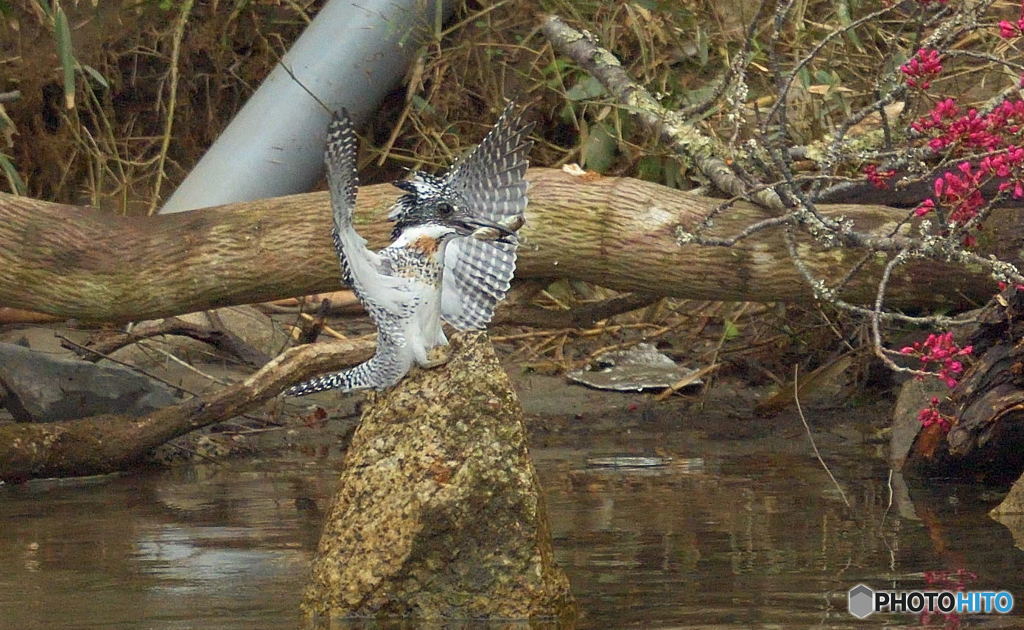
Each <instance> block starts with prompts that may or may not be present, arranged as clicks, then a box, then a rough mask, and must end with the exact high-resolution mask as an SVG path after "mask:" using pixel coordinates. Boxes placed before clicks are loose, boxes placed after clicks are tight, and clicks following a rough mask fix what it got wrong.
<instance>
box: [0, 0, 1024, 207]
mask: <svg viewBox="0 0 1024 630" xmlns="http://www.w3.org/2000/svg"><path fill="white" fill-rule="evenodd" d="M322 4H323V0H316V1H309V0H302V1H300V0H257V1H241V0H235V1H226V0H221V1H213V2H204V3H198V4H197V5H196V6H195V7H194V8H193V7H192V3H191V2H182V1H171V0H161V1H159V2H157V1H149V2H94V1H91V0H65V1H64V2H63V3H53V8H51V7H50V2H43V1H42V0H20V1H14V0H2V1H0V15H2V21H0V70H2V72H0V77H3V79H2V81H0V92H7V91H10V90H15V89H18V90H20V91H21V93H22V97H21V99H20V100H18V101H16V102H13V103H6V104H3V103H0V171H2V174H3V177H0V186H4V188H6V189H13V188H14V186H15V185H16V180H20V181H21V182H23V183H24V192H26V193H27V194H29V195H32V196H36V197H41V198H44V199H51V200H56V201H66V202H83V203H90V204H93V205H98V206H101V207H104V208H109V209H111V210H114V211H118V212H125V213H135V212H141V211H145V210H149V209H151V208H153V207H155V206H156V205H157V204H158V203H159V202H160V201H162V198H163V197H165V196H166V195H167V194H168V193H169V191H171V190H173V188H174V186H175V185H176V184H177V183H178V182H179V181H180V180H181V179H182V178H183V177H184V175H185V174H186V173H187V171H188V170H189V169H190V168H191V167H192V165H193V164H195V162H196V161H198V159H199V157H200V156H201V155H202V153H203V151H204V150H205V148H206V147H207V146H209V144H210V143H211V142H212V141H213V140H214V139H215V138H216V136H217V134H218V133H219V132H220V131H221V130H222V129H223V128H224V126H225V125H226V124H227V122H228V121H229V120H230V118H231V116H232V115H233V114H234V113H235V112H236V111H237V110H238V109H239V108H240V107H241V105H242V104H243V103H244V102H245V100H246V98H247V97H248V96H249V95H250V94H251V93H252V91H253V90H254V89H255V87H256V86H257V85H258V84H259V82H260V80H261V79H262V78H263V77H264V76H265V75H266V74H267V73H268V72H269V70H270V69H271V68H272V67H273V64H274V63H275V62H276V60H277V59H278V58H279V57H280V55H281V54H282V52H283V51H284V50H286V48H287V46H288V44H289V43H290V42H291V41H293V40H294V39H295V37H296V36H297V35H298V34H299V33H300V32H301V30H302V28H303V26H304V25H305V24H306V23H307V22H308V20H309V19H310V16H311V15H314V14H315V12H316V11H317V10H318V9H319V7H320V6H321V5H322ZM912 4H915V5H916V3H912ZM1004 4H1006V9H1007V10H1008V11H1010V10H1012V7H1011V4H1012V3H1009V2H1005V3H1004ZM849 6H853V5H850V4H849V3H833V2H825V1H823V0H817V1H816V0H798V2H797V3H796V5H795V8H794V10H793V12H792V18H791V19H790V20H789V22H787V24H786V27H785V28H784V29H783V30H782V31H781V33H780V38H779V41H777V42H776V43H775V44H774V45H775V46H776V48H777V50H780V51H782V52H783V57H784V58H785V59H788V60H791V62H795V61H796V60H797V59H800V58H801V57H803V56H804V55H805V54H806V53H807V51H808V50H809V49H810V48H811V47H812V46H814V45H815V44H816V43H818V42H819V41H821V40H822V38H823V37H824V36H825V35H826V34H828V33H830V32H832V31H834V30H835V29H837V28H839V27H841V26H843V25H844V24H849V22H850V20H851V16H850V15H848V14H847V12H846V11H848V8H847V7H849ZM858 6H859V5H858ZM61 8H62V9H63V14H64V15H66V17H67V24H68V29H67V31H68V35H69V37H65V36H63V35H62V32H61V28H60V25H61V20H60V16H61V15H62V13H61V12H60V9H61ZM756 10H757V4H756V3H751V2H748V1H746V0H728V1H725V2H723V1H712V0H688V1H682V2H680V1H678V0H671V1H669V0H640V1H637V2H621V3H620V2H615V3H610V2H600V1H597V0H591V1H574V2H569V1H568V0H542V1H540V2H533V1H527V0H498V1H496V2H493V3H477V2H465V3H459V6H458V7H457V8H456V12H455V15H454V17H453V19H452V20H451V21H450V22H449V23H448V24H447V25H444V26H442V27H438V26H436V25H434V24H424V25H423V32H424V40H425V42H426V43H425V45H424V46H423V48H422V49H421V51H420V54H419V57H418V59H417V62H416V63H415V64H414V67H413V68H412V70H411V71H410V72H409V74H408V76H407V81H406V87H405V88H404V89H400V90H397V91H396V92H395V93H393V94H392V95H391V96H390V97H389V99H388V100H387V102H386V103H385V104H384V105H383V106H382V108H381V110H380V111H379V113H378V115H377V116H376V118H375V119H374V120H373V121H372V124H371V125H370V127H369V129H368V131H367V136H368V139H369V140H370V142H369V143H368V145H369V146H368V150H367V153H366V154H365V156H364V164H365V166H367V167H370V168H366V169H365V170H366V171H367V172H366V173H365V175H366V177H367V179H368V180H369V181H378V180H385V179H389V178H394V177H396V176H398V175H400V174H401V172H402V169H403V168H406V167H423V168H436V167H440V166H442V165H444V164H447V163H449V162H450V161H451V160H452V159H453V158H454V157H455V156H457V155H459V154H460V153H461V152H463V151H464V150H465V149H466V148H467V147H468V146H469V145H471V144H472V143H474V142H475V141H476V140H478V139H479V138H480V136H481V135H482V134H483V133H484V132H485V130H486V128H487V125H488V124H489V123H490V121H492V120H493V119H494V117H495V116H496V115H497V112H498V111H499V110H500V108H501V106H502V104H503V103H504V101H505V99H509V98H514V99H516V100H518V101H520V102H524V103H529V105H530V107H531V111H532V116H533V118H534V119H536V121H537V122H538V123H539V126H538V132H537V134H536V139H537V141H538V142H537V146H536V148H535V151H534V153H533V156H532V159H533V162H534V163H535V164H541V165H549V166H559V165H561V164H565V163H568V162H578V163H581V164H583V165H584V166H585V167H587V168H590V169H592V170H598V171H600V172H603V173H608V174H616V175H631V176H637V177H641V178H644V179H649V180H652V181H657V182H660V183H664V184H666V185H670V186H676V187H685V188H688V187H691V186H692V185H693V182H691V181H690V180H689V179H688V177H687V176H688V175H689V173H688V172H687V170H686V165H685V163H683V162H681V161H680V160H678V159H676V158H675V157H673V156H670V155H667V154H666V153H665V152H664V150H663V149H662V148H661V147H660V146H659V143H658V142H657V141H656V140H655V139H654V138H651V137H650V136H649V135H647V134H645V133H644V132H643V131H641V130H639V129H638V128H637V127H636V126H635V125H634V123H633V121H632V120H631V117H630V115H629V114H628V112H625V111H623V110H622V109H621V108H619V107H617V106H615V105H613V104H611V102H610V101H609V100H608V99H607V98H606V97H605V95H604V93H603V90H602V89H601V88H600V86H599V85H598V84H596V82H594V81H593V80H592V79H590V78H589V77H588V76H587V75H586V74H584V73H583V72H581V71H580V70H579V68H577V67H576V66H574V65H573V64H572V63H570V62H567V61H566V60H565V59H564V58H560V57H558V56H557V55H556V54H555V53H554V52H553V51H552V49H551V47H550V45H548V43H547V42H546V40H545V39H544V38H543V37H542V35H541V34H540V33H539V31H538V23H539V16H540V15H542V14H544V13H548V12H550V13H557V14H559V15H562V16H564V17H566V18H567V19H569V20H571V21H573V22H575V23H576V24H579V25H581V26H583V27H585V28H587V29H589V30H590V31H591V32H592V33H594V34H595V35H596V36H597V37H598V38H599V39H600V41H601V42H602V44H603V45H604V46H605V47H606V48H608V49H610V50H612V51H614V52H615V53H616V54H617V55H618V56H619V58H620V59H623V60H625V61H626V64H627V69H628V70H629V72H630V74H631V75H632V76H634V77H636V78H637V79H638V80H640V81H641V82H642V83H643V84H645V85H646V86H647V87H648V88H649V89H651V90H652V91H653V92H656V93H657V94H659V95H660V97H661V98H662V101H663V103H665V104H666V105H668V106H673V107H685V106H687V105H692V104H694V103H698V102H701V101H702V100H703V99H704V98H706V97H707V96H708V95H709V94H710V93H711V91H712V89H713V88H714V86H715V85H716V82H717V80H718V78H720V77H721V75H722V74H723V73H724V71H725V69H726V68H727V67H728V65H729V63H730V62H732V61H733V59H734V57H735V55H736V53H737V51H738V50H739V49H740V46H741V42H742V40H743V38H744V30H745V28H746V25H747V24H748V23H750V22H752V21H754V23H755V24H757V25H758V28H757V29H756V35H757V37H758V38H759V41H758V44H757V45H756V46H755V56H754V59H753V64H752V65H751V69H750V72H749V74H748V83H749V85H748V88H749V92H748V93H747V94H746V95H745V97H744V98H743V99H742V101H741V102H739V103H736V104H735V106H729V105H727V101H723V102H722V103H721V104H720V105H719V106H717V107H715V108H712V109H710V110H709V112H708V113H707V114H706V115H705V122H706V124H707V126H708V129H709V131H710V132H712V133H716V134H718V135H720V136H721V137H722V138H723V139H726V140H742V139H744V138H745V137H746V135H748V129H746V128H745V127H744V126H745V125H746V126H749V125H750V124H751V123H752V121H753V120H754V119H755V118H756V116H757V112H758V110H759V109H763V108H764V107H765V106H767V105H769V104H770V103H772V102H773V100H774V99H775V97H776V94H777V89H776V88H775V83H774V79H773V76H772V73H771V69H770V68H769V67H768V65H769V64H768V60H767V57H766V55H765V53H764V50H763V49H764V48H765V47H767V46H769V45H770V44H769V42H767V41H764V40H765V37H766V33H767V31H768V29H769V25H770V22H771V16H770V15H762V16H755V15H754V12H755V11H756ZM858 10H859V11H864V10H866V9H865V8H859V9H858ZM908 10H909V9H908ZM904 17H907V19H893V20H890V21H888V22H882V21H872V22H868V23H866V24H864V25H862V26H861V27H859V28H857V29H854V30H852V31H850V32H848V33H846V34H845V35H842V36H838V37H834V38H832V39H831V40H829V42H828V43H827V44H826V45H825V46H823V47H822V48H821V50H820V53H819V54H818V56H817V57H816V58H815V59H813V60H812V61H810V62H809V63H808V64H806V66H805V67H804V68H803V69H802V70H801V71H800V72H799V74H798V80H797V81H796V82H795V85H794V87H793V89H792V90H791V91H790V93H789V95H788V98H787V101H788V104H789V106H790V108H791V110H790V119H791V121H793V125H792V128H791V129H790V130H789V131H788V133H789V134H790V135H791V136H792V138H793V142H794V143H810V142H813V141H814V140H816V139H819V138H821V137H822V136H823V135H824V134H826V133H827V132H828V131H829V130H830V129H832V128H833V127H834V126H835V125H836V124H837V121H839V120H840V119H841V118H842V117H843V116H844V115H845V114H846V113H847V112H848V111H850V109H851V108H855V107H857V106H858V104H859V103H862V102H864V101H866V100H868V99H870V98H872V96H873V94H872V93H870V90H869V86H870V85H871V84H872V82H873V81H874V79H875V78H877V77H878V76H879V70H880V68H879V63H880V60H881V61H882V63H883V67H882V68H881V70H882V71H884V70H885V69H886V68H887V67H888V68H892V67H896V66H898V64H899V63H901V62H902V61H903V59H904V55H905V54H906V53H907V52H910V51H912V50H914V48H915V46H916V43H915V42H916V40H917V38H919V33H918V31H917V29H916V28H915V26H914V23H913V20H911V19H909V17H910V16H904ZM992 50H993V55H995V56H997V57H998V56H1002V55H1009V54H1011V53H1012V51H1011V50H1009V49H1008V48H1007V47H1006V45H1005V44H1001V43H998V42H996V43H995V44H994V45H993V47H992ZM835 59H842V60H843V63H842V64H841V65H839V64H836V63H834V60H835ZM950 63H951V69H952V71H951V72H948V73H947V78H944V79H943V81H944V82H945V84H944V85H942V86H940V87H942V88H943V89H944V90H946V91H956V92H964V91H968V89H970V91H971V92H972V93H974V94H976V95H977V97H978V99H983V98H985V97H987V96H988V95H990V94H991V93H992V92H993V91H995V90H996V89H997V86H999V85H1002V84H1003V83H1004V81H1002V79H1003V78H1004V77H1003V76H1002V71H999V70H996V69H993V68H994V67H993V66H992V64H990V63H982V60H978V59H967V58H964V59H961V60H952V61H951V62H950ZM957 65H959V66H962V67H963V69H967V68H970V71H971V74H970V76H969V77H967V76H965V73H964V71H962V70H958V69H957ZM69 85H70V90H71V92H70V94H69V93H68V89H69ZM175 93H176V97H173V98H172V95H175ZM68 99H73V101H74V104H75V106H74V107H73V108H67V107H65V102H66V101H68ZM911 105H912V106H911V107H910V108H908V110H907V115H911V114H914V113H916V112H917V110H918V106H917V105H916V104H911ZM923 105H927V103H924V104H923ZM736 113H739V114H740V115H739V116H735V115H731V114H736Z"/></svg>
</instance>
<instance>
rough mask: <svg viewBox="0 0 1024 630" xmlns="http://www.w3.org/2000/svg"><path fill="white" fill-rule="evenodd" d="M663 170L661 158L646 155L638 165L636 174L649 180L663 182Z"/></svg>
mask: <svg viewBox="0 0 1024 630" xmlns="http://www.w3.org/2000/svg"><path fill="white" fill-rule="evenodd" d="M663 170H664V169H663V168H662V165H661V158H659V157H655V156H653V155H645V156H644V157H642V158H640V161H639V162H638V163H637V165H636V176H637V177H638V178H640V179H643V180H646V181H649V182H656V183H661V177H662V171H663Z"/></svg>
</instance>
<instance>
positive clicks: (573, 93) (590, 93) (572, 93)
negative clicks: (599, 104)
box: [565, 76, 605, 101]
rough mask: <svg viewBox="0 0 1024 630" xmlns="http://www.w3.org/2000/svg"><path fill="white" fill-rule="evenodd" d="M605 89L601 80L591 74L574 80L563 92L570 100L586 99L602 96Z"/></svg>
mask: <svg viewBox="0 0 1024 630" xmlns="http://www.w3.org/2000/svg"><path fill="white" fill-rule="evenodd" d="M604 94H605V89H604V86H603V85H601V82H600V81H598V80H597V79H595V78H594V77H591V76H586V77H584V78H582V79H580V80H579V81H577V82H576V84H575V85H573V86H572V87H571V88H569V89H568V90H567V91H566V92H565V97H566V98H568V99H569V100H570V101H587V100H590V99H594V98H597V97H599V96H604Z"/></svg>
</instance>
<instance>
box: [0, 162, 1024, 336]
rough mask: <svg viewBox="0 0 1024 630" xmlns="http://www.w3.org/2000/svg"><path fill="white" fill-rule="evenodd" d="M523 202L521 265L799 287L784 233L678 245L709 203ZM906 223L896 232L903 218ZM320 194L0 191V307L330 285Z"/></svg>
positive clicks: (686, 291) (214, 301)
mask: <svg viewBox="0 0 1024 630" xmlns="http://www.w3.org/2000/svg"><path fill="white" fill-rule="evenodd" d="M528 178H529V180H530V183H531V190H530V206H529V208H528V209H527V223H526V227H524V228H523V230H522V231H521V235H522V241H523V245H522V247H521V248H520V261H519V269H518V271H517V275H518V276H519V277H521V278H550V277H565V278H575V279H580V280H586V281H590V282H594V283H597V284H600V285H603V286H607V287H610V288H613V289H620V290H624V291H640V292H647V293H652V294H655V295H663V296H676V297H685V298H694V299H711V300H743V301H795V300H806V299H808V298H809V297H810V295H811V294H810V292H809V291H808V289H807V288H806V284H805V282H804V281H803V279H802V277H801V276H800V275H799V273H798V271H797V270H796V269H795V268H794V266H793V263H792V261H791V260H790V259H789V256H788V254H787V252H786V248H785V246H784V245H783V240H782V236H781V231H780V229H772V230H766V231H764V232H760V233H758V234H756V235H754V236H752V237H750V238H748V239H746V240H744V241H742V242H741V243H739V244H737V245H736V246H734V247H731V248H718V247H702V246H698V245H693V244H691V245H686V246H680V245H679V244H678V243H677V242H676V231H677V228H678V227H680V226H682V227H683V228H684V229H688V230H689V229H693V228H695V227H696V226H697V225H698V224H699V223H700V222H701V220H702V219H703V218H704V217H706V216H707V215H708V213H709V212H711V211H712V210H714V209H715V208H716V207H717V206H718V205H719V204H720V203H721V201H720V200H717V199H711V198H708V197H701V196H697V195H691V194H688V193H685V192H681V191H678V190H674V189H670V188H667V187H664V186H659V185H657V184H652V183H649V182H644V181H640V180H636V179H629V178H615V177H600V176H596V175H585V176H573V175H570V174H567V173H564V172H562V171H557V170H552V169H531V170H530V172H529V175H528ZM397 192H398V191H397V189H395V188H394V187H392V186H390V185H376V186H365V187H363V188H362V189H360V192H359V203H358V205H359V208H358V211H357V213H356V218H357V221H358V222H359V225H358V228H359V230H360V231H361V232H362V233H363V234H364V235H365V236H366V237H367V239H368V240H369V241H370V244H371V246H373V247H380V246H382V245H383V244H384V243H385V242H386V239H387V236H388V233H389V225H388V224H387V222H386V221H385V220H384V217H385V210H386V208H387V207H388V206H389V205H390V204H391V203H392V202H393V201H394V199H395V196H396V193H397ZM820 210H821V211H822V212H823V213H825V214H828V215H830V216H833V217H836V216H839V215H843V216H846V217H848V218H850V219H852V220H853V222H854V224H855V225H856V227H857V229H859V230H863V231H867V232H872V233H875V234H879V235H889V234H890V233H891V232H892V231H893V230H895V229H896V227H897V226H898V225H899V222H900V221H901V220H902V219H904V218H905V215H906V211H905V210H898V209H893V208H887V207H884V206H866V205H865V206H855V205H836V206H822V207H821V208H820ZM766 217H767V214H766V213H765V212H764V211H763V210H761V209H759V208H757V207H755V206H753V205H750V204H745V203H737V204H735V206H733V207H732V208H731V209H730V210H729V211H727V212H724V213H722V214H721V215H720V216H718V217H717V218H716V219H715V226H714V228H713V229H712V230H711V231H710V232H709V233H708V234H709V235H710V236H719V237H728V236H733V235H735V234H737V233H739V232H740V231H741V230H743V229H744V228H745V227H747V226H749V225H750V224H752V223H754V222H756V221H759V220H761V219H764V218H766ZM911 229H912V224H908V225H904V226H902V227H900V228H899V230H900V231H905V230H911ZM329 234H330V212H329V211H328V198H327V193H324V192H320V193H309V194H304V195H294V196H289V197H279V198H275V199H264V200H259V201H253V202H244V203H239V204H232V205H228V206H221V207H217V208H207V209H203V210H197V211H193V212H184V213H178V214H171V215H158V216H153V217H124V216H119V215H113V214H107V213H103V212H99V211H97V210H94V209H90V208H85V207H79V206H67V205H61V204H54V203H48V202H44V201H39V200H34V199H29V198H25V197H15V196H12V195H7V194H0V305H3V306H9V307H15V308H21V309H27V310H32V311H39V312H45V313H51V314H54V315H59V316H61V317H68V318H77V319H79V320H84V321H105V322H123V321H133V320H140V319H153V318H157V317H166V316H171V315H176V314H181V313H186V312H192V311H197V310H205V309H211V308H217V307H221V306H228V305H234V304H245V303H252V302H263V301H267V300H273V299H279V298H283V297H290V296H295V295H307V294H310V293H317V292H321V291H329V290H335V289H337V288H338V285H339V281H338V277H339V272H338V263H337V260H336V258H335V256H334V253H333V251H332V248H331V244H330V236H329ZM981 240H982V242H981V244H980V250H979V251H980V253H983V254H986V255H987V254H994V255H996V256H998V257H1000V258H1001V259H1004V260H1008V261H1010V262H1013V263H1018V264H1019V263H1020V262H1021V257H1020V252H1021V250H1022V246H1024V218H1022V217H1021V216H1020V214H1019V213H1014V212H997V213H994V216H993V217H992V218H991V219H990V221H989V222H988V223H987V224H986V227H985V231H984V232H983V238H982V239H981ZM801 243H802V244H801V246H800V253H801V255H802V256H803V257H804V261H805V263H806V264H807V265H808V267H809V268H810V269H811V270H812V271H813V272H815V273H817V274H818V275H819V276H821V277H833V278H836V277H842V276H843V275H845V274H846V272H847V271H849V270H850V269H852V268H854V267H855V266H857V265H858V264H860V262H861V261H862V259H863V258H864V256H865V254H866V252H864V251H862V250H857V249H848V248H837V249H831V250H823V249H822V248H820V247H819V246H817V245H815V244H813V243H812V242H811V241H810V240H809V239H806V240H803V241H802V242H801ZM879 271H880V269H879V266H878V265H876V264H867V265H864V267H863V269H862V270H861V271H859V272H858V273H857V274H855V277H854V278H853V279H852V281H851V282H850V283H849V284H848V285H847V286H846V288H845V290H844V291H842V292H841V295H842V297H844V298H845V299H847V300H848V301H852V302H858V303H869V302H871V301H872V300H873V298H874V295H875V290H876V287H877V280H878V277H879ZM993 290H994V283H993V282H991V281H990V280H989V279H988V277H987V275H986V274H984V273H982V272H981V271H980V270H978V269H965V268H963V267H960V266H955V265H946V264H940V263H936V262H933V261H928V260H920V261H914V262H911V263H910V264H908V265H906V266H905V267H903V268H901V270H900V273H898V274H897V275H896V276H895V277H894V278H893V279H892V281H891V282H890V284H889V287H888V291H887V303H888V304H889V305H890V306H895V307H899V306H904V307H906V306H914V307H935V306H946V307H951V308H957V307H960V306H963V305H965V304H967V303H969V302H970V301H971V300H976V301H983V300H984V299H986V298H987V297H988V296H989V295H990V294H991V293H992V291H993Z"/></svg>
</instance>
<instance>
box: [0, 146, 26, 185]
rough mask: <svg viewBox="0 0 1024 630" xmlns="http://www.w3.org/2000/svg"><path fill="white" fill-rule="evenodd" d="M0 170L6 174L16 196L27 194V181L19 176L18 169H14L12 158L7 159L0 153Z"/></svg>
mask: <svg viewBox="0 0 1024 630" xmlns="http://www.w3.org/2000/svg"><path fill="white" fill-rule="evenodd" d="M0 170H2V171H3V172H4V177H6V178H7V183H8V184H9V185H10V187H11V190H12V191H13V192H14V194H16V195H24V194H25V181H24V180H23V179H21V176H20V175H18V169H16V168H14V163H13V162H11V158H9V157H7V156H6V155H4V154H3V153H0Z"/></svg>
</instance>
